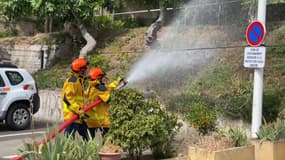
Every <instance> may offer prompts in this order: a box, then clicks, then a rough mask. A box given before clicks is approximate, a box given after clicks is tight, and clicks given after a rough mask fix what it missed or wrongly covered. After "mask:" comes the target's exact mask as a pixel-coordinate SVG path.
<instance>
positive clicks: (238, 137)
mask: <svg viewBox="0 0 285 160" xmlns="http://www.w3.org/2000/svg"><path fill="white" fill-rule="evenodd" d="M228 134H229V137H230V139H231V140H232V142H233V143H234V146H235V147H241V146H245V145H247V144H248V138H247V136H246V134H245V132H244V131H242V130H241V129H239V128H230V129H229V131H228Z"/></svg>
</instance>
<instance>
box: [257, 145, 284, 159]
mask: <svg viewBox="0 0 285 160" xmlns="http://www.w3.org/2000/svg"><path fill="white" fill-rule="evenodd" d="M252 144H254V145H255V160H285V154H284V151H285V140H279V141H263V142H262V141H252Z"/></svg>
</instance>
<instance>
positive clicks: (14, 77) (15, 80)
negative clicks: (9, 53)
mask: <svg viewBox="0 0 285 160" xmlns="http://www.w3.org/2000/svg"><path fill="white" fill-rule="evenodd" d="M5 73H6V75H7V77H8V79H9V81H10V83H11V84H12V85H17V84H19V83H21V82H22V81H23V80H24V79H23V77H22V75H21V74H20V73H19V72H15V71H6V72H5Z"/></svg>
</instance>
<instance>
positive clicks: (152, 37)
mask: <svg viewBox="0 0 285 160" xmlns="http://www.w3.org/2000/svg"><path fill="white" fill-rule="evenodd" d="M165 14H166V7H164V6H161V7H160V14H159V18H158V19H157V20H156V21H155V22H154V23H153V24H151V25H150V27H149V28H148V30H147V31H146V33H145V43H146V45H147V46H152V45H153V43H154V42H155V41H156V40H157V32H158V31H159V30H160V29H161V28H162V26H163V25H164V23H165Z"/></svg>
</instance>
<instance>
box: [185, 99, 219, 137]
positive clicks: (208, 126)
mask: <svg viewBox="0 0 285 160" xmlns="http://www.w3.org/2000/svg"><path fill="white" fill-rule="evenodd" d="M186 120H187V121H189V122H190V123H191V124H192V126H193V128H196V129H198V132H199V133H200V134H203V135H205V134H207V133H209V131H214V130H216V121H217V116H216V111H215V110H214V109H213V108H211V107H209V106H208V105H206V104H205V103H195V104H193V105H192V106H191V109H190V112H189V113H188V114H187V115H186Z"/></svg>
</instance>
